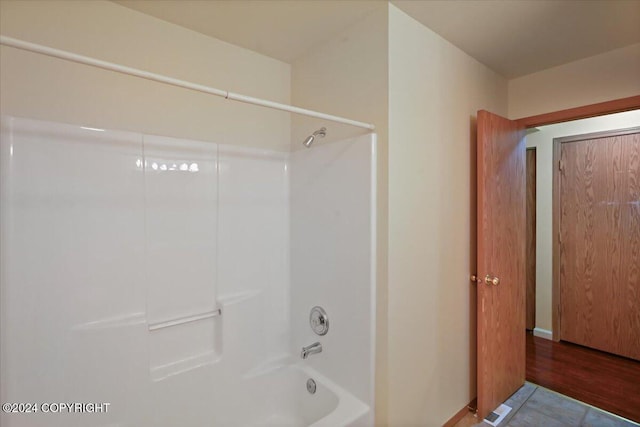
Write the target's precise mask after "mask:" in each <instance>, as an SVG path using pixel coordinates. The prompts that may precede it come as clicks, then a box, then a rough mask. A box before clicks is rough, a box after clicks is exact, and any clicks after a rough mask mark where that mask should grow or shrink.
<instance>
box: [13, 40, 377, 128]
mask: <svg viewBox="0 0 640 427" xmlns="http://www.w3.org/2000/svg"><path fill="white" fill-rule="evenodd" d="M0 44H3V45H5V46H10V47H14V48H16V49H22V50H26V51H29V52H35V53H40V54H42V55H47V56H52V57H54V58H60V59H65V60H67V61H72V62H77V63H79V64H85V65H91V66H93V67H98V68H102V69H105V70H110V71H115V72H117V73H122V74H128V75H131V76H136V77H141V78H143V79H147V80H152V81H155V82H160V83H165V84H168V85H171V86H177V87H181V88H185V89H190V90H194V91H196V92H202V93H207V94H209V95H216V96H220V97H222V98H225V99H231V100H233V101H238V102H244V103H246V104H253V105H260V106H262V107H267V108H273V109H276V110H281V111H287V112H289V113H296V114H302V115H305V116H309V117H315V118H318V119H323V120H330V121H332V122H336V123H343V124H346V125H351V126H357V127H360V128H364V129H370V130H373V129H375V126H374V125H372V124H370V123H364V122H358V121H356V120H350V119H345V118H344V117H338V116H333V115H331V114H324V113H320V112H318V111H313V110H307V109H305V108H299V107H294V106H292V105H287V104H281V103H279V102H273V101H267V100H266V99H260V98H254V97H251V96H246V95H241V94H239V93H233V92H229V91H226V90H221V89H216V88H213V87H209V86H204V85H200V84H196V83H191V82H187V81H184V80H179V79H174V78H172V77H167V76H163V75H161V74H156V73H151V72H149V71H143V70H138V69H137V68H131V67H126V66H124V65H118V64H114V63H112V62H107V61H102V60H100V59H95V58H91V57H88V56H84V55H78V54H76V53H72V52H67V51H65V50H60V49H54V48H52V47H47V46H42V45H39V44H36V43H30V42H26V41H23V40H18V39H14V38H12V37H7V36H1V35H0Z"/></svg>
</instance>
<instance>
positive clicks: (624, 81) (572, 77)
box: [509, 43, 640, 119]
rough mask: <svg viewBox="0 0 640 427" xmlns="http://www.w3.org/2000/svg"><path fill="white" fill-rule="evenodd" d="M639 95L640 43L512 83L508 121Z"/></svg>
mask: <svg viewBox="0 0 640 427" xmlns="http://www.w3.org/2000/svg"><path fill="white" fill-rule="evenodd" d="M633 95H640V43H638V44H635V45H631V46H627V47H624V48H621V49H616V50H612V51H609V52H606V53H603V54H601V55H596V56H592V57H589V58H586V59H582V60H580V61H574V62H570V63H568V64H565V65H560V66H558V67H554V68H549V69H547V70H543V71H540V72H537V73H533V74H529V75H526V76H523V77H519V78H516V79H512V80H509V118H512V119H518V118H522V117H527V116H533V115H536V114H543V113H550V112H552V111H557V110H564V109H567V108H573V107H580V106H582V105H589V104H594V103H597V102H603V101H610V100H612V99H618V98H626V97H629V96H633Z"/></svg>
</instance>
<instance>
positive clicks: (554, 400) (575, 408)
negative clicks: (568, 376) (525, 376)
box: [521, 387, 588, 427]
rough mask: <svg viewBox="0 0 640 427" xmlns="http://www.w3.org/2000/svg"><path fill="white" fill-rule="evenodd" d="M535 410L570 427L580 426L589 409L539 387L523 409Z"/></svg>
mask: <svg viewBox="0 0 640 427" xmlns="http://www.w3.org/2000/svg"><path fill="white" fill-rule="evenodd" d="M525 408H529V409H535V410H537V411H539V412H541V413H543V414H545V415H547V416H549V417H551V418H553V419H555V420H558V421H560V422H561V423H563V424H565V425H568V426H576V427H577V426H579V425H580V422H581V421H582V419H583V418H584V415H585V413H586V412H587V409H588V407H587V406H586V405H583V404H581V403H578V402H575V401H573V400H570V399H567V398H565V397H563V396H561V395H559V394H556V393H553V392H551V391H549V390H546V389H543V388H540V387H538V388H537V389H536V391H535V392H534V393H533V394H532V395H531V397H530V398H529V400H527V402H526V403H525V404H524V405H523V406H522V409H521V411H522V410H523V409H525Z"/></svg>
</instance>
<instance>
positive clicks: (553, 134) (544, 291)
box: [527, 110, 640, 335]
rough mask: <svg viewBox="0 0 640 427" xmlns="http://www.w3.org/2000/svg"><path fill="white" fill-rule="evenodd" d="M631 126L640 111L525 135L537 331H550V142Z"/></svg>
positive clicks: (639, 123) (639, 117)
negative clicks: (531, 150)
mask: <svg viewBox="0 0 640 427" xmlns="http://www.w3.org/2000/svg"><path fill="white" fill-rule="evenodd" d="M635 126H640V110H636V111H628V112H625V113H618V114H612V115H609V116H602V117H594V118H591V119H585V120H576V121H573V122H567V123H560V124H556V125H550V126H542V127H540V128H538V129H539V131H538V132H533V133H531V134H529V135H527V147H535V148H536V222H537V227H536V328H538V329H539V330H541V331H539V332H543V333H544V332H545V331H549V332H551V331H552V322H551V284H552V279H553V270H552V268H553V265H552V262H553V258H552V243H553V240H552V237H553V236H552V221H553V216H552V214H553V210H552V201H553V197H552V190H553V139H554V138H561V137H564V136H572V135H582V134H586V133H593V132H603V131H608V130H616V129H624V128H629V127H635ZM547 335H548V334H547Z"/></svg>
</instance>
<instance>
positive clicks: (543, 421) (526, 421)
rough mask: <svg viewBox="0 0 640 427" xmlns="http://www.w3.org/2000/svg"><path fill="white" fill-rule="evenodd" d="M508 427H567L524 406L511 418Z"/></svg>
mask: <svg viewBox="0 0 640 427" xmlns="http://www.w3.org/2000/svg"><path fill="white" fill-rule="evenodd" d="M507 426H508V427H541V426H544V427H567V424H564V423H563V422H562V421H558V420H556V419H555V418H552V417H550V416H548V415H545V414H543V413H542V412H538V411H536V410H535V409H532V408H530V407H528V406H527V405H524V406H523V407H522V408H520V410H519V411H518V412H516V414H515V415H514V416H513V418H511V420H510V421H509V424H507Z"/></svg>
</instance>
